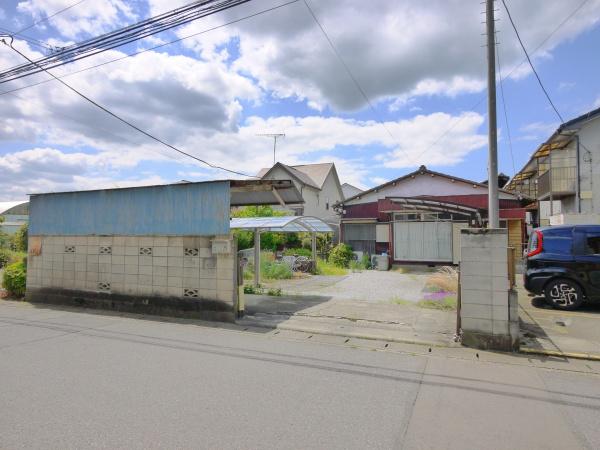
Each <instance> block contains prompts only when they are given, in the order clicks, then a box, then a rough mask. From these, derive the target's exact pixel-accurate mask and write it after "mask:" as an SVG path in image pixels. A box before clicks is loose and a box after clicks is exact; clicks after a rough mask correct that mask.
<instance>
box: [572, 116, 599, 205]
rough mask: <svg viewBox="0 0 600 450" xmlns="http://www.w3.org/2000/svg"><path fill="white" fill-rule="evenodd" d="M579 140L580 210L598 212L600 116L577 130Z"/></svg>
mask: <svg viewBox="0 0 600 450" xmlns="http://www.w3.org/2000/svg"><path fill="white" fill-rule="evenodd" d="M579 142H580V146H579V179H580V191H581V192H580V195H581V212H582V213H583V214H590V213H596V214H600V117H598V118H596V119H594V120H591V121H590V122H588V123H586V124H585V125H584V126H583V127H582V128H581V129H580V130H579ZM571 145H572V146H575V145H576V144H575V142H574V143H572V144H571ZM566 212H575V210H573V211H566Z"/></svg>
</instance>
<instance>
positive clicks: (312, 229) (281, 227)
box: [229, 216, 333, 286]
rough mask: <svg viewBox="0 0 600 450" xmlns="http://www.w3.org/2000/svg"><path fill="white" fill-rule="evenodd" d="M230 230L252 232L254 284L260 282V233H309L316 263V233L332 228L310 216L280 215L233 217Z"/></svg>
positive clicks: (329, 231)
mask: <svg viewBox="0 0 600 450" xmlns="http://www.w3.org/2000/svg"><path fill="white" fill-rule="evenodd" d="M229 228H231V229H232V230H248V231H253V232H254V267H255V270H254V285H255V286H258V285H259V284H260V234H261V233H265V232H269V231H270V232H275V233H310V237H311V250H312V258H313V260H314V262H315V267H316V264H317V233H333V229H332V228H331V227H330V226H329V225H328V224H326V223H325V222H323V221H322V220H321V219H319V218H317V217H312V216H282V217H241V218H233V219H231V222H230V224H229Z"/></svg>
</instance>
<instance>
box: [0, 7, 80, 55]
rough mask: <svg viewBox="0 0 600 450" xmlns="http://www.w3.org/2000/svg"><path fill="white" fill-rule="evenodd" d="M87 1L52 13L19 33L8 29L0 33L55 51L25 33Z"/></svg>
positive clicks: (0, 29)
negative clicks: (24, 32)
mask: <svg viewBox="0 0 600 450" xmlns="http://www.w3.org/2000/svg"><path fill="white" fill-rule="evenodd" d="M85 1H86V0H79V1H78V2H77V3H73V4H72V5H70V6H67V7H66V8H62V9H60V10H58V11H56V12H54V13H52V14H51V15H49V16H46V17H43V18H41V19H39V20H36V21H34V22H32V23H31V24H29V25H28V26H26V27H25V28H21V29H20V30H19V31H10V30H9V29H7V28H0V31H2V32H4V33H8V34H10V35H11V36H19V38H21V39H23V40H24V41H27V42H28V43H29V44H31V45H35V46H37V47H41V48H44V49H45V50H53V49H54V47H52V46H51V45H48V44H46V43H45V42H43V41H40V40H39V39H34V38H32V37H30V36H26V35H24V34H23V31H27V30H29V29H31V28H33V27H35V26H36V25H39V24H40V23H42V22H46V21H48V20H50V19H52V18H53V17H55V16H58V15H59V14H61V13H63V12H65V11H67V10H69V9H71V8H73V7H75V6H77V5H79V4H81V3H83V2H85Z"/></svg>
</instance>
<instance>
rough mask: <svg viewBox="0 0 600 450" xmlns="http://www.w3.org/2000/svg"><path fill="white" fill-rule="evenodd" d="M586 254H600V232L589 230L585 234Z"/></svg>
mask: <svg viewBox="0 0 600 450" xmlns="http://www.w3.org/2000/svg"><path fill="white" fill-rule="evenodd" d="M585 254H586V255H600V233H590V232H587V233H586V235H585Z"/></svg>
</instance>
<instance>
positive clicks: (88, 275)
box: [27, 236, 236, 306]
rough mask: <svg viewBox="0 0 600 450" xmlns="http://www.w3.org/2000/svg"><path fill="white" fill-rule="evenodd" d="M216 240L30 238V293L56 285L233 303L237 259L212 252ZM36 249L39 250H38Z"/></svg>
mask: <svg viewBox="0 0 600 450" xmlns="http://www.w3.org/2000/svg"><path fill="white" fill-rule="evenodd" d="M218 238H219V239H224V240H229V241H230V242H231V239H232V238H231V237H230V236H224V237H223V236H220V237H218ZM211 239H212V238H207V237H181V236H175V237H173V236H169V237H167V236H147V237H145V236H30V245H29V248H30V251H29V259H28V273H27V289H28V293H29V292H33V291H35V290H43V289H46V290H47V289H49V288H52V289H61V290H76V291H88V292H95V293H107V294H108V293H110V294H123V295H127V296H139V297H146V296H148V297H165V298H173V297H178V298H181V299H207V300H217V301H220V302H225V303H229V304H231V305H232V306H233V304H234V302H235V292H236V289H235V288H236V286H235V272H234V270H235V257H234V254H233V252H231V253H229V254H218V255H215V254H213V253H212V250H211V248H212V245H211ZM40 244H41V246H40ZM35 247H37V248H38V249H39V251H37V252H36V251H34V248H35ZM232 248H233V246H232ZM36 253H39V254H38V255H36Z"/></svg>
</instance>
